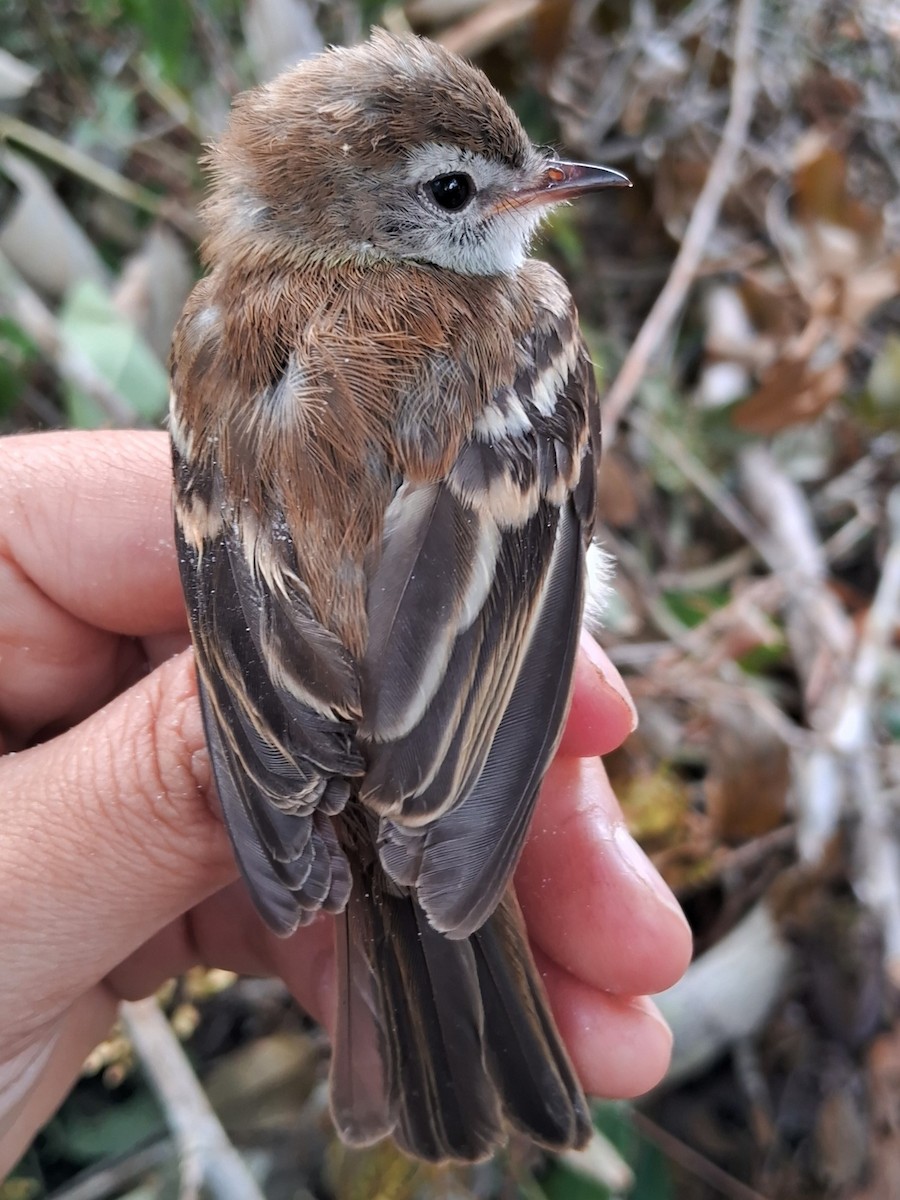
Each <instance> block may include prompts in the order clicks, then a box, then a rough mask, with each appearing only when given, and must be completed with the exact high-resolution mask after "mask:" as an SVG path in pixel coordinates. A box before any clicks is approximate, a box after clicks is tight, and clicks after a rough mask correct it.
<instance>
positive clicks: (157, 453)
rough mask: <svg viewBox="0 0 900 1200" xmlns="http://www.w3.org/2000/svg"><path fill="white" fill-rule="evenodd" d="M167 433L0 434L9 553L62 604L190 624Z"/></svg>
mask: <svg viewBox="0 0 900 1200" xmlns="http://www.w3.org/2000/svg"><path fill="white" fill-rule="evenodd" d="M171 479H172V475H171V466H170V462H169V449H168V438H167V437H166V435H165V434H164V433H161V432H159V433H157V432H141V431H137V430H122V431H118V430H115V431H114V430H110V431H100V432H90V433H88V432H70V433H45V434H31V435H25V436H21V437H11V438H7V439H4V440H2V441H0V504H2V512H3V514H4V516H3V518H2V522H3V528H2V530H0V544H2V549H3V552H4V554H5V556H6V557H7V558H8V559H9V560H11V561H12V562H13V563H14V564H15V565H16V566H17V567H18V569H19V571H20V572H21V573H22V574H23V575H24V576H25V577H26V578H27V579H28V580H30V581H31V582H32V583H33V584H34V586H35V587H36V588H37V589H38V590H39V591H40V592H41V593H42V594H43V596H44V597H46V598H47V599H48V600H50V601H52V602H53V603H54V604H55V605H56V606H57V607H58V608H59V609H61V610H62V611H63V612H66V613H69V614H70V615H71V616H73V617H75V618H77V619H78V620H80V621H82V622H84V623H85V624H87V625H90V626H93V627H95V628H96V629H101V630H106V631H108V632H111V633H117V634H127V635H132V636H146V635H148V634H153V633H163V632H171V631H173V630H175V629H181V628H184V627H185V617H184V600H183V598H182V593H181V587H180V584H179V581H178V565H177V562H176V559H175V551H174V540H173V533H172V502H171V487H172V484H171Z"/></svg>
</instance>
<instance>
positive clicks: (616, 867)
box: [516, 759, 691, 995]
mask: <svg viewBox="0 0 900 1200" xmlns="http://www.w3.org/2000/svg"><path fill="white" fill-rule="evenodd" d="M516 890H517V893H518V896H519V900H520V903H521V905H522V911H523V913H524V915H525V920H526V922H527V924H528V930H529V934H530V936H531V937H532V939H533V940H534V941H535V942H536V943H537V944H538V945H539V946H540V947H541V948H542V949H543V950H544V951H546V953H547V954H548V955H551V956H552V958H553V959H554V960H555V961H556V962H557V963H559V964H560V965H561V966H562V967H563V968H565V969H566V970H567V971H569V972H571V973H572V974H573V975H575V976H577V977H579V978H581V979H583V980H585V981H586V982H587V983H588V984H589V985H591V986H594V987H596V988H602V989H603V990H605V991H609V992H617V993H623V994H628V995H631V994H640V993H644V992H658V991H662V990H663V989H665V988H667V987H669V986H670V985H671V984H672V983H674V982H675V980H677V979H678V978H680V976H681V975H682V974H683V972H684V970H685V968H686V966H687V964H688V962H689V961H690V955H691V932H690V928H689V926H688V924H687V921H686V920H685V917H684V914H683V913H682V911H681V908H680V906H679V904H678V902H677V900H676V899H675V897H674V896H673V895H672V892H671V891H670V889H669V888H668V887H667V885H666V883H665V881H664V880H663V879H662V878H661V876H660V875H659V873H658V872H657V870H656V868H655V867H654V866H653V864H652V863H651V862H650V860H649V859H648V858H647V856H646V854H645V853H644V852H643V850H642V849H641V848H640V847H639V846H638V844H637V843H636V842H635V841H634V839H633V838H632V837H631V835H630V833H629V832H628V829H627V827H626V826H625V824H624V822H623V820H622V815H621V812H620V810H619V807H618V804H617V802H616V798H615V796H614V794H613V792H612V789H611V787H610V785H609V781H608V779H607V778H606V773H605V772H604V770H603V764H602V763H601V762H599V761H598V760H596V759H594V760H588V759H559V760H557V761H556V762H555V763H554V764H553V767H552V769H551V771H550V773H549V774H548V776H547V780H546V782H545V786H544V790H543V792H542V795H541V802H540V805H539V806H538V809H537V813H536V815H535V820H534V824H533V833H532V836H531V837H530V838H529V840H528V842H527V843H526V845H525V848H524V850H523V853H522V858H521V861H520V863H519V867H518V870H517V872H516Z"/></svg>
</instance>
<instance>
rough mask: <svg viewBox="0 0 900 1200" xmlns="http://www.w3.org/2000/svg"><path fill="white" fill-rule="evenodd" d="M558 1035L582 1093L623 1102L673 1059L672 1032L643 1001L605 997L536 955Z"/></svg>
mask: <svg viewBox="0 0 900 1200" xmlns="http://www.w3.org/2000/svg"><path fill="white" fill-rule="evenodd" d="M536 957H537V963H538V969H539V970H540V971H541V975H542V977H543V980H544V985H545V987H546V988H547V994H548V996H549V997H550V1003H551V1007H552V1008H553V1015H554V1017H555V1018H556V1024H557V1027H558V1029H559V1032H560V1035H561V1036H562V1039H563V1041H564V1042H565V1044H566V1047H567V1049H568V1051H569V1054H570V1055H571V1056H572V1064H573V1066H574V1067H575V1070H576V1072H577V1073H578V1077H579V1079H580V1080H581V1083H582V1086H583V1087H584V1090H585V1091H586V1092H587V1093H588V1094H589V1095H591V1096H604V1097H606V1098H607V1099H610V1100H615V1099H625V1098H627V1097H630V1096H640V1095H641V1094H642V1093H644V1092H646V1091H649V1089H650V1088H652V1087H655V1085H656V1084H657V1083H659V1081H660V1080H661V1079H662V1077H663V1075H665V1073H666V1069H667V1068H668V1065H669V1059H670V1058H671V1054H672V1033H671V1031H670V1029H669V1027H668V1025H667V1024H666V1023H665V1021H664V1020H663V1018H662V1016H661V1015H660V1013H659V1010H658V1009H657V1008H656V1006H655V1005H654V1004H653V1002H652V1000H648V999H647V997H645V996H627V997H625V996H609V995H607V994H606V993H604V992H599V991H597V990H596V989H595V988H592V987H590V986H589V985H588V984H586V983H584V981H583V980H581V979H576V978H575V977H574V976H573V975H570V974H568V972H566V971H564V970H562V969H561V968H560V967H559V966H558V965H557V964H556V963H554V962H552V961H551V960H549V959H547V958H545V957H543V956H542V955H540V954H538V955H537V956H536Z"/></svg>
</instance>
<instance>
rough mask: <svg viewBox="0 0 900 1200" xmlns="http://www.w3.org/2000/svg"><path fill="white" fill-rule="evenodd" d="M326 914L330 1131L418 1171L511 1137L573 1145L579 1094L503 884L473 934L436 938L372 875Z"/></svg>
mask: <svg viewBox="0 0 900 1200" xmlns="http://www.w3.org/2000/svg"><path fill="white" fill-rule="evenodd" d="M365 875H366V876H367V878H357V879H355V880H354V887H353V890H352V894H351V898H350V903H349V905H348V908H347V910H346V912H345V913H344V914H342V916H341V917H340V918H339V921H338V928H337V959H338V987H339V992H338V995H339V1001H338V1003H339V1010H338V1019H337V1026H336V1031H335V1047H334V1056H333V1060H332V1088H331V1094H332V1106H333V1110H334V1116H335V1121H336V1123H337V1126H338V1128H339V1130H340V1131H341V1134H342V1136H343V1137H344V1138H345V1139H346V1140H347V1141H349V1142H351V1143H357V1144H366V1143H370V1142H373V1141H376V1140H378V1139H379V1138H381V1137H384V1136H385V1135H387V1134H390V1135H392V1136H393V1137H394V1139H395V1140H396V1141H397V1143H398V1144H399V1145H400V1146H401V1148H402V1149H404V1150H406V1151H407V1152H408V1153H410V1154H412V1155H414V1156H416V1157H418V1158H422V1159H425V1160H427V1161H431V1162H439V1161H443V1160H457V1161H469V1162H471V1161H476V1160H478V1159H481V1158H484V1157H486V1156H487V1155H489V1154H490V1153H491V1152H492V1151H493V1150H495V1149H496V1148H497V1146H498V1145H501V1144H502V1143H503V1142H504V1141H505V1140H506V1137H507V1135H508V1133H509V1130H510V1129H516V1130H519V1131H521V1132H522V1133H524V1134H526V1135H527V1136H528V1137H530V1138H533V1139H534V1140H535V1141H537V1142H540V1143H542V1144H543V1145H545V1146H548V1147H553V1148H557V1149H560V1148H564V1147H572V1146H581V1145H583V1144H584V1143H585V1142H586V1140H587V1138H588V1136H589V1134H590V1129H591V1124H590V1116H589V1113H588V1109H587V1104H586V1102H585V1099H584V1095H583V1093H582V1091H581V1088H580V1086H579V1084H578V1081H577V1079H576V1077H575V1073H574V1071H573V1069H572V1066H571V1064H570V1062H569V1059H568V1056H567V1054H566V1051H565V1049H564V1048H563V1045H562V1042H561V1040H560V1037H559V1034H558V1033H557V1032H556V1027H555V1025H554V1023H553V1018H552V1017H551V1015H550V1011H549V1008H548V1005H547V998H546V995H545V993H544V988H543V985H542V984H541V981H540V978H539V976H538V973H537V970H536V968H535V965H534V962H533V960H532V957H531V953H530V951H529V949H528V944H527V941H526V938H525V929H524V924H523V921H522V916H521V913H520V911H519V906H518V903H517V902H516V899H515V895H514V894H513V892H512V890H511V889H509V890H508V891H507V893H506V895H505V897H504V899H503V901H502V902H501V904H500V906H499V907H498V908H497V910H496V911H495V912H494V914H493V916H491V918H490V919H489V920H488V921H487V923H486V924H485V925H483V926H482V928H481V929H479V930H477V931H476V932H475V933H474V934H472V935H471V937H469V938H464V939H460V940H452V939H450V938H448V937H446V936H445V935H443V934H440V933H437V932H436V931H435V930H434V929H432V927H431V926H430V924H429V923H428V920H427V918H426V916H425V914H424V912H423V911H422V909H421V908H420V907H419V905H418V904H417V903H416V901H415V898H414V896H412V895H410V894H403V895H400V894H398V893H397V889H396V888H393V887H392V886H391V885H390V884H388V882H387V880H386V878H385V876H384V875H383V873H382V872H381V871H380V869H378V868H377V867H376V868H375V869H374V870H372V871H371V872H368V871H367V872H365Z"/></svg>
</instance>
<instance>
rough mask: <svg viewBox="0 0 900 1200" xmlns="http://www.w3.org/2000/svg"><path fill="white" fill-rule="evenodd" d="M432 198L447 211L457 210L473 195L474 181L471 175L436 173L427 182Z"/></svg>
mask: <svg viewBox="0 0 900 1200" xmlns="http://www.w3.org/2000/svg"><path fill="white" fill-rule="evenodd" d="M427 187H428V190H429V192H431V195H432V198H433V200H434V202H435V204H437V205H438V206H439V207H440V208H445V209H446V210H447V212H459V210H460V209H461V208H465V206H466V205H467V204H468V203H469V201H470V200H471V199H472V197H473V196H474V195H475V182H474V180H473V179H472V177H471V175H462V174H456V173H454V174H452V175H438V176H437V178H436V179H432V180H430V181H429V183H428V184H427Z"/></svg>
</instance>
